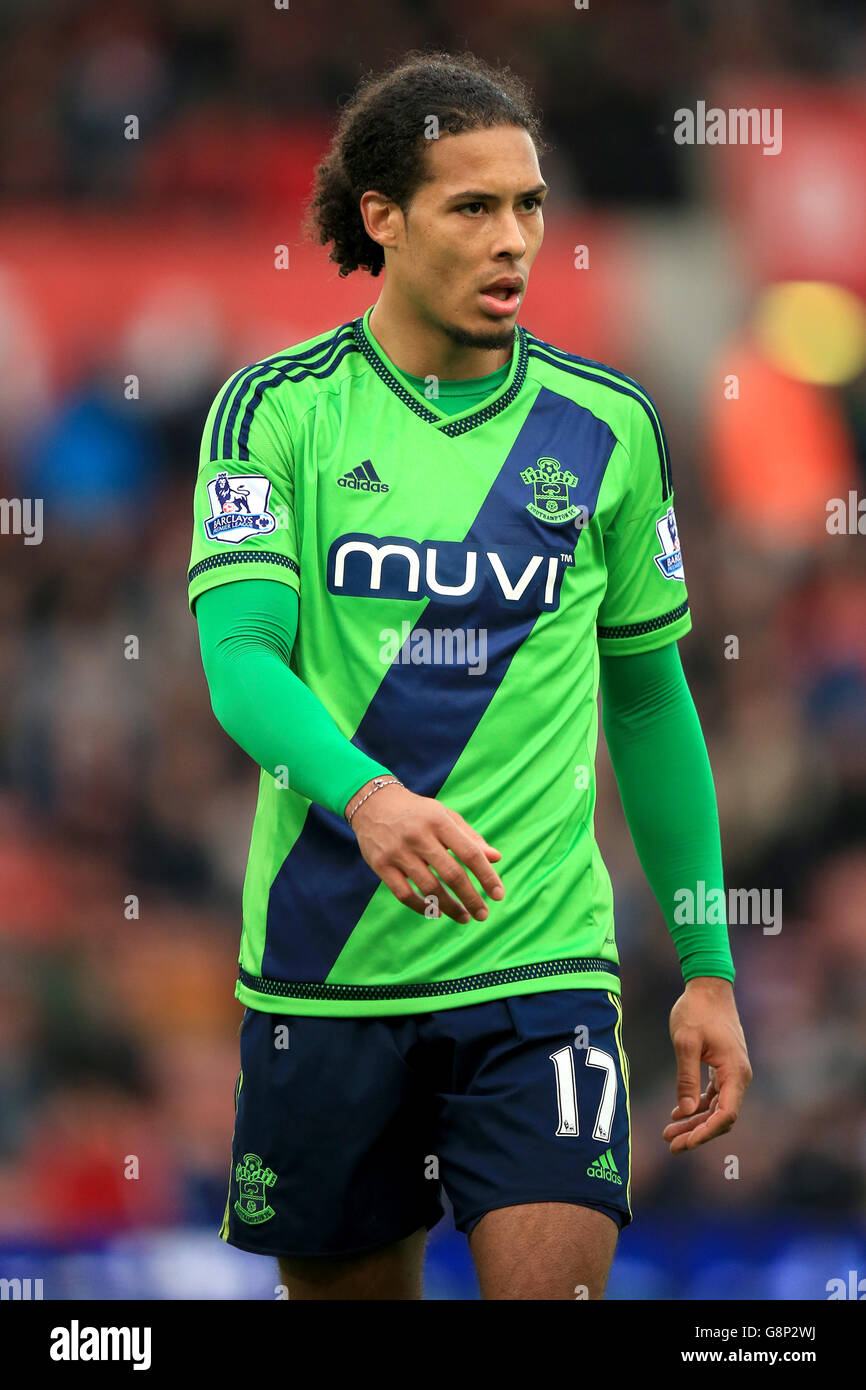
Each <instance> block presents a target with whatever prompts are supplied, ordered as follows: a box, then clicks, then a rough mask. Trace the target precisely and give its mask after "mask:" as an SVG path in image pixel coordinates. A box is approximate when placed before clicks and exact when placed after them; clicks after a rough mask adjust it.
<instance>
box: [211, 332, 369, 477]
mask: <svg viewBox="0 0 866 1390" xmlns="http://www.w3.org/2000/svg"><path fill="white" fill-rule="evenodd" d="M351 328H352V325H351V323H350V324H344V325H343V326H342V327H341V328H339V329H338V330H337V332H336V333H334V334H332V336H331V337H330V338H328V340H327V341H326V342H324V343H318V344H317V345H316V346H315V347H311V348H307V350H306V351H305V352H295V353H291V354H279V353H277V354H276V355H275V356H274V357H267V358H265V359H264V360H263V361H261V362H254V363H253V364H252V365H251V366H249V367H242V368H241V370H240V371H239V372H238V373H237V374H236V375H235V376H234V377H233V378H232V380H231V381H230V382H229V383H228V385H227V386H226V388H225V390H224V392H223V397H222V400H221V401H220V404H219V409H218V410H217V413H216V415H215V417H214V423H213V430H212V431H211V462H212V463H215V462H216V461H217V460H218V459H224V458H225V459H230V458H233V457H234V454H233V453H232V428H233V425H234V422H235V420H236V419H237V414H238V411H239V409H240V407H241V404H242V403H243V401H244V399H245V397H246V393H247V391H248V389H249V387H250V386H251V385H252V383H253V382H254V381H255V379H256V377H257V376H258V375H260V374H263V373H265V372H273V371H274V370H275V369H277V368H279V367H282V368H284V369H289V368H291V367H292V366H293V365H295V364H297V366H298V367H299V368H301V369H302V370H301V374H300V375H299V376H293V375H290V376H287V377H286V378H285V379H286V380H289V381H302V380H303V378H304V377H305V376H315V375H318V374H319V373H321V374H322V375H325V376H328V375H330V372H331V370H332V368H333V367H336V366H337V365H338V362H339V361H342V358H343V357H344V356H345V352H343V353H341V355H340V357H339V358H338V359H335V360H334V361H333V362H331V360H330V359H331V355H332V354H333V353H335V352H336V350H337V348H338V347H339V346H340V345H341V344H345V343H351V342H352V336H351ZM304 368H306V370H304ZM280 379H283V378H280V377H275V378H274V380H280ZM229 402H231V407H230V408H229ZM227 410H228V411H229V414H228V418H226V411H227ZM223 421H226V423H225V427H223ZM221 429H222V435H223V444H222V451H220V443H219V436H220V430H221ZM248 432H249V428H248ZM245 457H249V455H248V454H247V455H245Z"/></svg>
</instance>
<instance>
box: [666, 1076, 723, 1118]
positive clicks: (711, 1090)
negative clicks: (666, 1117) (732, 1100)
mask: <svg viewBox="0 0 866 1390" xmlns="http://www.w3.org/2000/svg"><path fill="white" fill-rule="evenodd" d="M716 1095H718V1092H717V1090H716V1087H715V1085H714V1083H713V1078H712V1076H711V1077H710V1080H709V1084H708V1085H707V1088H706V1090H704V1091H701V1095H700V1099H699V1101H698V1105H697V1109H696V1110H694V1111H693V1112H692V1113H693V1115H699V1114H701V1112H702V1111H704V1110H706V1109H707V1107H708V1106H709V1104H710V1102H711V1101H712V1099H713V1097H714V1096H716ZM683 1118H684V1116H683V1114H682V1112H681V1110H680V1107H679V1106H678V1105H675V1106H674V1108H673V1110H672V1111H671V1119H672V1120H681V1119H683Z"/></svg>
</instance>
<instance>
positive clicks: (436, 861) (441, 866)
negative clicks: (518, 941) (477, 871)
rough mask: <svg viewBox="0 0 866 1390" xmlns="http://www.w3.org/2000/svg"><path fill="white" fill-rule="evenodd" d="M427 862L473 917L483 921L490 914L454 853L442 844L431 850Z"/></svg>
mask: <svg viewBox="0 0 866 1390" xmlns="http://www.w3.org/2000/svg"><path fill="white" fill-rule="evenodd" d="M427 862H428V864H429V865H430V867H431V869H433V871H434V872H435V873H437V874H438V875H439V878H441V880H442V882H443V883H444V884H446V885H447V887H448V888H449V889H450V890H451V892H452V893H453V894H454V896H455V897H456V898H459V899H460V902H461V903H462V904H463V905H464V906H465V907H466V909H467V911H468V912H470V913H471V914H472V916H473V917H475V918H477V919H478V921H479V922H483V921H484V919H485V918H486V917H488V916H489V914H490V909H489V908H488V906H487V904H486V903H485V901H484V899H483V898H482V897H481V894H480V893H479V892H478V890H477V888H476V887H475V885H474V883H473V882H472V880H471V879H470V877H469V875H468V874H467V872H466V870H465V869H464V868H463V867H462V866H461V865H460V864H459V863H458V862H457V860H456V859H455V858H454V856H453V855H451V854H449V853H448V852H447V850H445V849H443V847H442V846H441V845H437V846H435V847H434V848H432V849H431V850H430V852H429V857H428V860H427ZM434 891H435V889H434Z"/></svg>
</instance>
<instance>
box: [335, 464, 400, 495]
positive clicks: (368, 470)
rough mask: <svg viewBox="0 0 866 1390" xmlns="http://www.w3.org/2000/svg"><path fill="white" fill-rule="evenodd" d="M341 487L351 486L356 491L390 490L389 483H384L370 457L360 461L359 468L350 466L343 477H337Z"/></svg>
mask: <svg viewBox="0 0 866 1390" xmlns="http://www.w3.org/2000/svg"><path fill="white" fill-rule="evenodd" d="M337 485H338V486H339V487H350V488H352V489H353V490H354V491H355V492H388V491H389V487H388V484H387V483H383V482H382V479H381V478H380V477H379V475H378V473H377V472H376V470H375V468H374V467H373V465H372V463H371V462H370V460H369V459H365V460H364V462H363V463H359V464H358V467H357V468H350V470H349V472H348V473H344V474H343V476H342V478H338V479H337Z"/></svg>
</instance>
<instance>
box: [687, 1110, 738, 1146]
mask: <svg viewBox="0 0 866 1390" xmlns="http://www.w3.org/2000/svg"><path fill="white" fill-rule="evenodd" d="M736 1118H737V1117H736V1115H732V1114H730V1113H729V1112H728V1111H727V1110H723V1109H722V1107H721V1106H719V1108H718V1110H716V1111H714V1112H713V1114H712V1115H710V1116H709V1118H708V1119H706V1120H704V1121H703V1123H702V1124H700V1125H698V1126H697V1128H696V1129H694V1130H692V1131H691V1133H690V1134H680V1135H678V1136H677V1137H676V1138H675V1139H674V1140H673V1141H672V1143H671V1153H684V1152H685V1150H687V1149H697V1148H700V1146H701V1144H707V1143H709V1141H710V1140H711V1139H716V1138H717V1137H718V1136H719V1135H720V1134H727V1132H728V1130H729V1129H731V1127H732V1126H733V1125H734V1123H735V1121H736Z"/></svg>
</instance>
